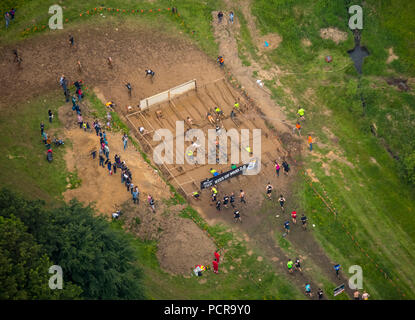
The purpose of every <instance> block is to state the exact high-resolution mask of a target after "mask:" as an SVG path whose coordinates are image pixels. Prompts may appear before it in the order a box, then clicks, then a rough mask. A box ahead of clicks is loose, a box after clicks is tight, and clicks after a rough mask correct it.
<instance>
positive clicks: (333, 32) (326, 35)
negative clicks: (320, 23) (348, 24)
mask: <svg viewBox="0 0 415 320" xmlns="http://www.w3.org/2000/svg"><path fill="white" fill-rule="evenodd" d="M320 37H322V38H323V39H331V40H333V41H334V42H335V43H337V44H339V43H340V42H342V41H345V40H347V32H343V31H340V30H338V29H337V28H332V27H330V28H324V29H320Z"/></svg>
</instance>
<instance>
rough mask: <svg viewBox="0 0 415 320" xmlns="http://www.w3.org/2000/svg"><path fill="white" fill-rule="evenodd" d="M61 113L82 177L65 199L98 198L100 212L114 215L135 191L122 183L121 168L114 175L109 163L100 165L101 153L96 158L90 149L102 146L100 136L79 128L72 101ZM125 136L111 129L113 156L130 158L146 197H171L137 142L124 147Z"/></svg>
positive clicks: (73, 165) (74, 166) (73, 163)
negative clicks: (130, 190) (110, 172)
mask: <svg viewBox="0 0 415 320" xmlns="http://www.w3.org/2000/svg"><path fill="white" fill-rule="evenodd" d="M58 116H59V119H60V121H62V123H63V124H64V127H65V129H64V136H65V137H64V139H69V140H70V141H71V143H72V148H71V149H69V148H68V149H67V150H68V151H67V153H66V154H65V160H66V164H67V167H68V170H69V171H75V170H76V171H77V173H78V176H79V177H80V178H81V179H82V183H81V186H80V187H79V188H76V189H68V190H67V191H66V192H65V193H64V198H65V200H66V201H69V200H70V199H73V198H77V199H78V200H80V201H82V202H84V203H86V204H89V203H91V202H95V204H96V209H97V210H98V212H100V213H102V214H105V215H106V216H108V217H111V213H112V212H114V211H115V209H116V208H118V207H119V206H120V205H121V204H122V203H123V202H125V201H127V200H130V199H131V194H130V193H128V192H127V190H126V188H125V186H124V185H122V184H121V176H120V171H117V173H115V174H113V175H112V176H110V175H109V173H108V170H107V168H106V167H105V168H102V167H99V166H98V155H97V158H96V159H95V160H93V159H92V156H91V155H90V152H91V150H93V149H95V150H99V138H98V137H97V136H96V134H95V130H92V131H91V132H84V130H82V129H80V128H79V126H78V125H77V122H76V121H77V119H76V113H75V112H74V111H72V109H71V107H70V106H69V105H64V106H62V107H61V108H60V109H59V113H58ZM83 117H84V120H87V121H89V123H90V124H91V125H92V122H93V120H94V119H93V118H89V119H88V117H86V115H85V114H84V115H83ZM121 137H122V134H121V133H113V132H109V131H107V138H108V144H109V147H110V160H111V161H112V162H114V161H113V160H114V155H115V154H118V155H120V156H121V160H122V161H125V162H126V164H127V166H128V167H129V168H130V170H131V172H132V175H133V183H134V184H135V185H138V188H139V190H140V193H141V197H142V199H144V197H147V194H148V193H150V194H151V195H152V196H153V197H154V199H155V200H160V199H162V198H165V197H168V196H169V195H170V191H169V189H168V188H167V186H166V185H165V184H164V182H163V181H162V180H161V178H160V177H159V175H158V174H157V173H155V172H154V169H153V168H151V167H150V166H149V165H148V164H147V163H146V162H145V161H144V160H143V159H142V157H141V155H140V154H139V153H138V152H137V151H136V150H135V148H134V147H133V146H131V145H129V146H128V148H127V149H126V151H124V148H123V143H122V140H121Z"/></svg>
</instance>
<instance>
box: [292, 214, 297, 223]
mask: <svg viewBox="0 0 415 320" xmlns="http://www.w3.org/2000/svg"><path fill="white" fill-rule="evenodd" d="M291 219H292V220H293V223H294V224H297V212H296V211H293V212H291Z"/></svg>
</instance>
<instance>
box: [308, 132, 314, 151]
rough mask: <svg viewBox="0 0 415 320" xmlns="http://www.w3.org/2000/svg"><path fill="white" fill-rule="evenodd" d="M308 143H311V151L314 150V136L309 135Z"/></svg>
mask: <svg viewBox="0 0 415 320" xmlns="http://www.w3.org/2000/svg"><path fill="white" fill-rule="evenodd" d="M308 144H309V145H310V151H313V138H311V136H310V135H309V136H308Z"/></svg>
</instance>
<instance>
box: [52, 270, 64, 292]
mask: <svg viewBox="0 0 415 320" xmlns="http://www.w3.org/2000/svg"><path fill="white" fill-rule="evenodd" d="M49 273H51V274H53V276H51V277H50V278H49V288H50V289H52V290H55V289H62V288H63V272H62V267H61V266H57V265H53V266H51V267H50V268H49Z"/></svg>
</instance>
